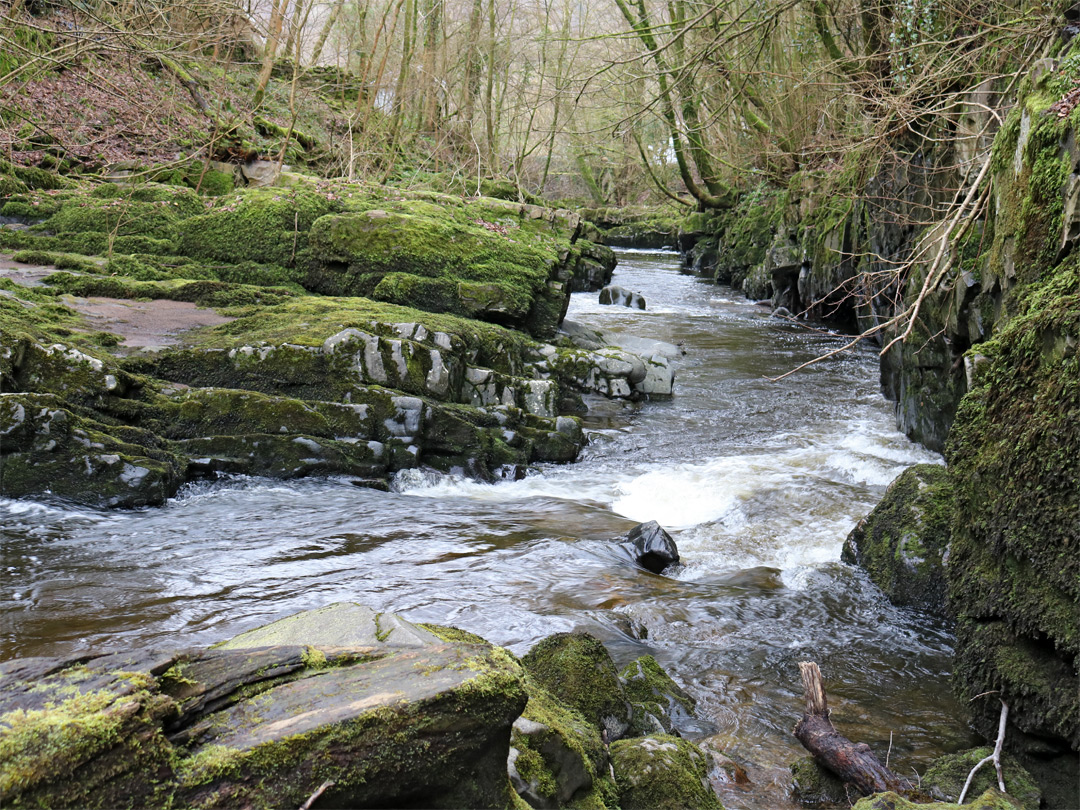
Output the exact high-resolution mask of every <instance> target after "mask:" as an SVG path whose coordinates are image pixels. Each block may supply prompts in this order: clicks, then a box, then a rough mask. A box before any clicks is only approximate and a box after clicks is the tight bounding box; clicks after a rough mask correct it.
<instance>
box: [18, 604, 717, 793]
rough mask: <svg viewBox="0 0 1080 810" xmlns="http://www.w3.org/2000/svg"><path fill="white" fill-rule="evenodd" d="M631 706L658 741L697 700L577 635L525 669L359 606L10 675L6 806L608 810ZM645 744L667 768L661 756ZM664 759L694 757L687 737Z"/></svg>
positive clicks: (643, 665)
mask: <svg viewBox="0 0 1080 810" xmlns="http://www.w3.org/2000/svg"><path fill="white" fill-rule="evenodd" d="M624 689H625V690H626V691H624ZM627 692H630V693H632V694H633V695H634V696H635V697H634V699H635V701H639V702H640V704H641V706H642V707H644V708H646V709H647V710H648V711H649V713H650V715H651V717H652V719H653V721H654V724H659V725H661V726H664V727H670V725H669V724H670V716H669V711H670V708H671V704H670V701H669V700H668V699H667V697H666V696H667V695H674V696H675V697H674V700H675V701H676V702H678V703H679V704H680V706H681V707H682V708H684V709H686V710H689V708H692V705H693V704H692V702H688V701H689V698H685V696H683V697H682V698H680V697H679V695H681V694H682V693H681V690H679V688H678V686H676V685H675V684H674V682H672V681H671V680H670V678H668V676H667V674H666V673H665V672H664V671H663V670H662V669H661V668H660V667H659V665H657V664H656V662H655V661H654V660H653V659H652V658H651V657H645V658H642V659H639V661H637V662H635V663H634V664H632V665H631V667H630V668H628V670H627V673H626V681H625V686H624V681H623V680H621V679H620V678H619V677H618V675H617V674H616V670H615V665H614V663H613V662H612V660H611V657H610V655H609V654H608V652H607V650H606V649H605V648H604V646H603V644H601V643H600V642H599V641H597V640H596V639H594V638H592V637H591V636H588V635H585V634H560V635H558V636H554V637H552V638H550V639H546V640H545V641H542V642H540V643H539V644H538V645H537V646H536V647H535V648H534V649H533V651H532V652H530V653H529V655H527V656H526V657H525V660H524V661H522V662H519V661H518V660H517V659H516V658H515V657H514V656H513V655H512V654H510V653H509V652H507V651H506V650H504V649H502V648H501V647H495V646H493V645H491V644H489V643H488V642H486V641H485V640H484V639H482V638H480V637H479V636H476V635H474V634H472V633H469V632H467V631H464V630H459V629H456V628H451V627H441V626H438V625H417V624H412V623H410V622H407V621H405V620H404V619H402V618H400V617H398V616H395V615H393V614H390V613H378V612H376V611H375V610H372V609H371V608H368V607H365V606H364V605H360V604H355V603H341V604H335V605H330V606H327V607H324V608H320V609H317V610H311V611H307V612H304V613H300V614H298V615H296V616H291V617H288V618H285V619H282V620H280V621H277V622H274V623H272V624H269V625H266V626H264V627H259V628H256V629H254V630H250V631H248V632H245V633H242V634H241V635H239V636H236V637H235V638H233V639H231V640H230V641H227V642H224V643H222V644H218V645H216V646H214V647H211V648H210V649H182V650H165V651H158V650H140V651H136V652H125V653H112V654H104V655H94V654H83V655H80V656H77V657H71V658H66V659H60V658H27V659H22V660H15V661H9V662H6V663H3V664H0V751H3V752H4V756H3V757H2V758H0V805H2V806H3V807H5V808H7V807H12V808H19V807H50V808H68V807H78V808H84V807H85V808H113V807H175V808H184V807H198V808H234V807H264V808H290V810H294V808H296V807H299V806H301V805H302V804H303V803H304V802H305V801H306V800H307V799H308V798H309V797H310V796H311V795H312V794H314V793H315V792H316V791H318V790H319V789H320V788H322V787H323V786H325V785H326V783H332V784H331V785H330V786H329V787H326V788H325V790H324V792H323V793H322V794H321V795H320V796H319V798H318V801H317V806H318V807H327V808H329V807H349V808H364V807H369V808H370V807H461V808H478V807H522V806H523V801H524V803H527V804H528V805H530V806H532V807H537V808H544V807H552V808H556V807H568V806H574V807H592V808H597V810H603V809H604V808H615V807H618V806H619V802H620V790H619V788H617V787H616V780H618V784H619V785H620V786H622V785H624V784H627V785H629V784H631V783H632V782H633V780H634V779H635V778H637V777H636V776H635V774H634V773H631V772H630V771H629V770H627V768H624V767H622V766H621V765H620V764H618V763H616V764H615V765H614V770H613V765H612V763H611V761H610V759H609V754H608V748H607V745H606V741H607V739H613V738H615V737H617V736H618V735H619V734H622V733H624V732H625V731H626V730H627V728H628V727H629V726H630V718H631V708H630V704H629V702H628V701H627ZM665 704H667V705H665ZM637 712H638V703H635V707H634V714H635V715H636V714H637ZM635 725H636V726H639V727H643V724H642V723H640V722H638V723H636V724H635ZM668 739H674V738H668ZM642 745H643V746H644V748H645V749H647V751H646V753H649V754H650V755H655V756H661V755H662V758H664V762H666V761H667V759H670V757H669V756H668V754H669V753H670V749H671V744H669V743H666V742H661V743H658V746H659V747H657V745H653V744H652V743H648V744H646V743H644V742H643V743H642ZM511 746H512V747H511ZM654 749H655V750H654ZM676 753H677V754H678V755H679V757H681V758H683V759H685V758H686V757H689V758H690V760H693V761H694V762H695V763H696V762H697V760H699V759H700V760H704V758H705V755H704V754H703V753H702V752H701V751H700V750H699V749H697V747H696V746H694V745H692V744H691V743H688V742H686V741H683V740H679V741H678V744H677V748H676ZM628 761H629V762H631V766H632V768H635V769H636V768H638V761H639V760H638V759H631V760H628ZM661 764H663V763H661ZM669 770H670V769H669ZM665 773H666V774H667V776H666V777H665V781H664V782H663V784H662V785H661V786H660V787H659V788H658V790H659V793H657V792H656V790H653V793H652V794H650V795H660V796H661V797H663V796H665V795H666V796H668V798H669V800H668V801H667V803H666V804H664V805H656V806H671V807H674V806H686V805H678V804H677V803H678V801H680V797H682V796H683V795H684V794H686V795H690V794H693V795H695V796H696V795H697V791H698V789H699V787H700V779H699V777H698V774H697V772H696V770H693V771H692V772H691V771H688V772H686V773H685V774H683V775H682V776H679V773H681V772H676V771H671V772H670V773H669V772H668V771H665ZM683 777H685V779H687V780H690V782H691V783H692V784H689V785H688V786H684V785H681V784H680V782H679V780H680V779H682V778H683ZM687 790H689V791H690V793H689V794H687V793H686V792H687ZM710 796H711V794H710ZM706 798H709V797H708V796H707V797H706ZM711 798H712V799H713V801H714V802H715V797H711ZM673 802H674V803H673ZM623 806H624V807H628V806H631V805H628V804H625V803H624V804H623ZM694 806H702V807H704V806H714V807H715V806H717V805H716V804H715V803H706V804H695V805H694Z"/></svg>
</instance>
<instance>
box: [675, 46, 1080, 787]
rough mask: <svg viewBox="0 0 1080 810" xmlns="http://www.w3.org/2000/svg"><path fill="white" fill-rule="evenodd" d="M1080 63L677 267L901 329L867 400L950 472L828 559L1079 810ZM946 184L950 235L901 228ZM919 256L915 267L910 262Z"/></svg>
mask: <svg viewBox="0 0 1080 810" xmlns="http://www.w3.org/2000/svg"><path fill="white" fill-rule="evenodd" d="M1076 52H1077V46H1076V44H1075V40H1074V44H1073V46H1072V48H1071V50H1069V49H1066V52H1065V53H1063V54H1062V55H1061V58H1059V59H1054V60H1049V59H1048V60H1043V61H1042V62H1040V63H1039V64H1038V65H1037V66H1036V68H1035V69H1034V70H1033V72H1032V73H1031V75H1029V76H1028V77H1027V78H1026V79H1025V81H1024V82H1023V83H1022V84H1021V87H1020V92H1019V95H1018V96H1017V95H1015V94H1010V93H1008V92H1005V91H1004V88H997V87H994V86H991V85H988V86H987V88H986V89H985V91H982V92H980V93H979V94H977V97H976V96H973V97H972V98H971V99H970V100H969V103H970V107H971V110H970V113H971V117H970V121H969V123H970V126H969V127H966V128H965V129H964V130H963V131H958V132H956V133H953V134H952V135H951V136H950V137H949V138H948V139H946V140H944V141H943V142H942V145H941V148H940V150H939V151H938V152H937V153H935V154H933V155H920V156H915V155H909V156H907V157H908V158H909V160H908V161H904V160H902V159H901V160H897V161H896V164H895V165H892V166H882V167H881V169H880V172H879V174H877V175H876V176H874V177H872V178H871V179H870V180H868V181H865V182H864V183H863V184H862V185H854V184H855V183H857V182H858V175H857V173H843V174H834V175H833V176H831V177H830V176H826V175H815V174H814V173H812V172H805V173H800V174H798V175H796V176H795V177H793V178H792V180H791V183H790V184H789V185H788V187H787V188H786V189H770V188H766V187H764V186H763V187H762V188H761V189H759V190H758V191H757V192H755V193H754V194H751V195H747V196H744V197H743V198H742V200H741V201H740V203H739V207H738V208H737V209H736V210H735V211H733V212H728V213H724V214H721V215H718V216H714V217H708V216H705V215H697V216H696V217H694V218H692V219H691V220H690V221H688V223H687V224H686V227H685V228H684V232H683V235H682V236H681V246H682V247H683V248H684V249H685V251H686V254H685V255H686V264H687V268H688V269H689V270H691V271H693V272H697V273H700V274H703V275H707V276H712V277H714V278H715V279H716V280H717V281H720V282H724V283H729V284H732V285H733V286H735V287H737V288H741V289H742V290H743V291H744V292H745V293H746V295H747V296H748V297H751V298H756V299H763V298H771V303H772V305H773V306H776V307H780V306H783V307H786V308H787V309H788V310H790V312H792V313H800V312H802V313H805V314H806V315H809V316H812V317H816V318H827V319H832V320H833V321H839V322H840V323H842V324H844V325H845V326H847V327H849V328H851V327H854V328H856V329H857V330H858V331H864V330H874V329H876V328H879V327H883V328H881V329H880V331H878V332H876V333H874V334H873V336H872V339H873V340H876V341H877V342H878V344H879V345H890V344H891V341H892V340H893V339H894V338H896V337H899V336H900V335H901V334H902V333H903V332H905V331H906V330H907V326H908V322H909V318H914V322H913V323H912V328H911V330H910V334H909V335H908V337H907V339H906V340H905V341H904V342H902V343H895V344H891V348H889V349H888V351H887V352H886V353H885V354H884V356H883V358H882V366H881V367H882V382H883V386H884V391H885V393H886V396H888V397H889V398H890V399H893V400H895V401H896V403H897V420H898V424H899V426H900V427H901V429H903V430H905V432H907V434H908V435H909V436H911V438H912V439H914V440H917V441H920V442H922V443H924V444H926V445H927V446H928V447H931V448H933V449H938V450H941V451H943V452H944V454H945V458H946V461H947V466H946V467H945V468H944V469H937V468H931V469H925V468H922V469H916V470H910V471H908V472H907V473H905V474H904V475H903V476H901V478H900V479H898V480H897V481H896V482H895V483H894V484H893V486H892V488H891V489H890V491H889V494H888V495H887V496H886V499H885V501H884V502H883V503H882V505H881V506H879V507H878V508H877V509H876V510H875V511H874V513H873V514H872V515H871V516H870V517H869V518H868V519H867V521H865V523H864V524H860V526H859V527H858V528H856V530H855V531H854V532H853V533H852V536H851V537H850V538H849V540H848V546H847V549H846V551H845V559H847V560H848V561H850V562H857V563H858V564H860V565H862V566H864V567H865V568H866V569H867V570H868V571H869V572H870V575H871V577H872V578H873V579H874V581H875V582H877V583H878V584H879V585H880V586H881V588H882V589H883V590H884V591H885V593H886V594H887V595H888V596H889V597H890V598H891V599H892V600H893V601H895V602H897V603H898V604H905V605H911V606H913V607H915V608H918V609H922V610H928V611H931V612H933V613H936V614H939V615H941V616H944V617H947V618H946V620H947V621H949V622H951V623H952V624H953V626H954V627H955V630H956V634H957V649H956V669H955V684H956V687H957V690H958V692H959V693H960V695H961V696H963V697H964V698H965V699H971V700H972V701H973V702H972V711H973V716H974V724H975V726H976V728H977V729H978V730H979V732H980V733H981V734H983V735H984V736H985V737H986V738H987V739H989V740H993V739H994V738H995V737H996V736H997V728H998V719H999V714H1000V703H999V700H998V699H997V698H1000V699H1001V700H1002V701H1005V702H1006V703H1007V704H1008V705H1009V707H1010V711H1009V720H1008V728H1007V732H1006V745H1007V746H1008V747H1009V748H1011V749H1012V750H1014V751H1016V752H1018V753H1020V754H1022V755H1024V756H1025V762H1026V763H1027V764H1028V765H1029V767H1031V768H1033V769H1034V770H1035V771H1036V772H1037V773H1038V774H1039V776H1040V778H1041V779H1042V780H1043V783H1044V787H1046V788H1047V789H1049V790H1051V791H1052V793H1053V797H1052V798H1051V799H1050V801H1051V806H1055V807H1075V806H1077V803H1078V802H1080V796H1078V794H1077V780H1078V776H1077V770H1076V768H1077V759H1076V752H1077V751H1078V750H1080V690H1078V684H1080V670H1078V658H1077V653H1078V651H1080V646H1078V645H1080V636H1078V634H1077V628H1078V627H1080V624H1078V622H1077V615H1078V610H1080V607H1078V606H1080V550H1078V549H1080V512H1078V504H1080V466H1078V465H1080V462H1078V459H1080V388H1078V385H1080V340H1078V337H1080V271H1078V264H1077V261H1078V259H1077V253H1076V248H1075V241H1076V231H1077V223H1078V221H1080V220H1078V219H1077V216H1078V214H1077V212H1078V211H1080V184H1078V183H1077V178H1078V176H1080V174H1078V171H1080V169H1078V167H1080V151H1078V149H1077V137H1076V133H1077V127H1080V121H1078V120H1077V114H1076V113H1075V112H1073V113H1072V114H1068V110H1066V112H1065V113H1061V112H1060V109H1061V108H1060V105H1059V104H1057V102H1058V101H1059V99H1060V98H1062V96H1063V95H1064V94H1066V93H1067V92H1068V91H1069V90H1070V88H1072V87H1073V85H1074V84H1075V80H1076V77H1075V74H1074V73H1073V72H1071V71H1072V68H1071V67H1070V65H1071V64H1072V61H1071V60H1073V59H1074V57H1073V56H1070V54H1075V53H1076ZM1069 109H1071V108H1069ZM995 115H996V116H1000V119H1001V120H1002V121H1004V123H1003V125H1002V126H1001V127H1000V129H998V128H997V126H996V124H995V121H994V116H995ZM983 167H985V171H984V169H983ZM957 177H959V178H961V185H962V186H963V185H964V183H969V184H970V183H976V182H979V181H978V180H976V178H980V179H983V178H987V179H985V180H983V182H985V183H986V184H987V185H989V186H990V188H991V189H992V190H991V191H990V192H987V194H988V196H987V198H986V200H987V201H986V205H985V207H984V208H981V209H979V210H978V211H975V212H970V211H969V212H966V213H967V214H968V221H967V222H966V224H965V227H964V230H963V232H960V231H958V232H957V234H958V235H957V234H954V235H953V238H952V239H950V238H949V230H948V228H947V226H948V223H947V222H943V223H938V224H932V225H928V226H927V227H926V229H912V228H910V227H909V226H908V224H907V223H910V222H913V221H933V216H934V215H933V211H934V208H935V206H937V207H938V208H940V207H942V206H943V205H945V204H947V202H948V200H946V199H945V198H944V195H945V184H944V183H943V181H942V178H954V179H955V178H957ZM845 183H846V184H848V187H847V189H846V191H845V189H844V188H843V184H845ZM883 189H888V194H884V193H883ZM886 198H887V199H886ZM954 224H955V223H954ZM920 240H928V244H929V246H930V247H929V248H925V247H924V248H923V255H924V256H925V257H926V258H924V259H921V260H916V261H910V260H911V257H912V256H914V255H916V248H917V246H918V245H919V242H920ZM935 257H937V260H936V261H931V260H932V259H934V258H935ZM897 268H901V269H897ZM916 301H918V302H919V308H918V311H917V314H916V315H912V314H910V313H912V311H913V310H912V307H913V305H914V304H915V302H916ZM904 312H908V313H909V315H908V317H900V318H898V319H897V320H895V321H893V322H892V323H891V324H890V323H889V322H890V319H893V318H894V317H895V316H897V315H900V314H902V313H904Z"/></svg>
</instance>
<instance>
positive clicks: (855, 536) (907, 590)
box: [841, 464, 952, 615]
mask: <svg viewBox="0 0 1080 810" xmlns="http://www.w3.org/2000/svg"><path fill="white" fill-rule="evenodd" d="M951 507H952V493H951V490H950V487H949V482H948V474H947V472H946V470H945V468H944V467H941V466H938V465H935V464H919V465H916V466H914V467H911V468H909V469H907V470H905V471H904V472H903V473H901V475H900V476H899V477H898V478H897V479H896V480H895V481H893V482H892V483H891V484H890V485H889V488H888V490H887V491H886V492H885V497H884V498H882V500H881V503H879V504H878V505H877V506H876V507H874V510H873V511H872V512H871V513H870V514H869V515H867V516H866V517H865V518H863V519H862V520H860V521H859V523H858V525H857V526H856V527H855V528H854V529H852V531H851V533H850V534H849V535H848V537H847V542H845V543H844V550H843V553H842V555H841V558H842V559H843V560H844V562H847V563H852V564H855V565H859V566H861V567H862V568H865V569H866V571H867V573H868V574H869V575H870V579H872V580H873V581H874V584H875V585H877V586H878V587H879V588H881V590H883V591H884V592H885V594H886V596H888V597H889V600H890V601H891V602H893V603H895V604H898V605H908V606H911V607H917V608H920V609H921V610H926V611H929V612H931V613H936V614H939V615H946V614H947V604H946V570H945V559H946V557H945V552H946V549H947V548H948V545H949V534H950V528H949V521H950V518H951V514H952V513H951Z"/></svg>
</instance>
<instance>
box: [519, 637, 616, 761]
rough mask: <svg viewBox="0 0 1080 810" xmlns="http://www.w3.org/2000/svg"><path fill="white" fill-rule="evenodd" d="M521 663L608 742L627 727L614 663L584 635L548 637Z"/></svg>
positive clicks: (600, 644)
mask: <svg viewBox="0 0 1080 810" xmlns="http://www.w3.org/2000/svg"><path fill="white" fill-rule="evenodd" d="M521 663H522V666H524V667H525V669H526V670H527V671H528V673H529V676H530V677H531V678H532V679H533V680H535V681H536V683H538V684H539V685H540V686H542V687H543V688H544V689H546V690H547V691H548V692H550V693H551V694H552V695H554V696H555V697H556V698H557V699H558V700H560V701H562V702H563V703H565V704H566V705H567V706H570V707H572V708H574V709H576V710H577V711H579V712H581V714H582V716H583V717H584V718H585V719H586V720H588V721H589V722H590V723H594V724H595V725H596V726H597V727H598V728H602V729H604V731H605V733H606V735H607V737H608V739H609V740H616V739H618V738H619V737H621V736H623V735H624V734H625V733H626V732H627V730H628V729H629V728H630V720H631V716H632V715H631V709H630V703H629V701H628V700H627V698H626V693H625V691H624V690H623V686H622V683H621V682H620V680H619V673H618V670H617V669H616V668H615V662H614V661H612V660H611V655H610V654H608V651H607V649H606V648H605V647H604V645H603V644H602V643H601V642H600V641H599V640H597V639H596V638H594V637H593V636H591V635H589V634H588V633H557V634H555V635H553V636H549V637H548V638H546V639H544V640H543V641H541V642H540V643H539V644H537V645H536V646H535V647H533V648H532V649H531V650H529V652H528V653H527V654H526V655H525V657H524V658H522V660H521Z"/></svg>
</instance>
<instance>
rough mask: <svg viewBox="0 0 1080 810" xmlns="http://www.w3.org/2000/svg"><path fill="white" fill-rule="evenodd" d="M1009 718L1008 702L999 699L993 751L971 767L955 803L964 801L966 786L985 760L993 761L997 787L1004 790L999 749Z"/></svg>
mask: <svg viewBox="0 0 1080 810" xmlns="http://www.w3.org/2000/svg"><path fill="white" fill-rule="evenodd" d="M1008 719H1009V704H1008V703H1006V702H1005V701H1004V700H1003V701H1001V719H1000V720H998V736H997V742H996V743H994V753H992V754H991V755H990V756H988V757H986V758H985V759H983V760H980V761H979V763H978V764H977V765H976V766H975V767H974V768H972V769H971V773H969V774H968V778H967V781H966V782H964V789H963V790H961V791H960V798H959V799H957V800H956V803H957V804H963V803H964V797H965V796H966V795H967V792H968V788H970V787H971V782H972V780H973V779H975V774H976V772H977V771H978V770H979V768H981V767H982V766H983V765H985V764H986V763H987V762H993V763H994V768H995V769H997V778H998V789H999V790H1000V791H1001V792H1002V793H1004V792H1005V776H1004V774H1002V772H1001V749H1002V748H1003V747H1004V745H1005V724H1006V722H1007V721H1008Z"/></svg>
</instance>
